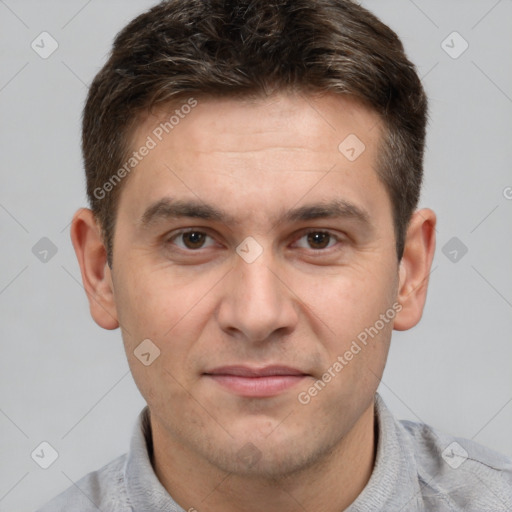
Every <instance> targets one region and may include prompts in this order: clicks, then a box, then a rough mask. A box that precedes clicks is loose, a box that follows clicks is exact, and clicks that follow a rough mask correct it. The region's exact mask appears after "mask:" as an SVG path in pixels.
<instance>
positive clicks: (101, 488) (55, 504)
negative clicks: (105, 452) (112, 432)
mask: <svg viewBox="0 0 512 512" xmlns="http://www.w3.org/2000/svg"><path fill="white" fill-rule="evenodd" d="M126 457H127V455H126V454H124V455H121V456H120V457H118V458H117V459H114V460H113V461H112V462H109V463H108V464H107V465H105V466H103V467H102V468H101V469H99V470H98V471H93V472H92V473H89V474H87V475H85V476H84V477H83V478H81V479H80V480H79V481H78V482H76V483H74V484H73V485H71V486H70V487H69V488H68V489H66V490H65V491H64V492H63V493H62V494H59V495H58V496H57V497H55V498H54V499H52V500H51V501H50V502H49V503H47V504H46V505H44V506H43V507H42V508H40V509H39V510H38V511H37V512H69V511H70V510H72V511H73V512H97V511H98V509H99V510H101V511H102V512H131V511H132V509H131V508H130V506H129V505H128V500H127V497H126V490H125V482H124V467H125V463H126Z"/></svg>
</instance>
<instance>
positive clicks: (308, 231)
mask: <svg viewBox="0 0 512 512" xmlns="http://www.w3.org/2000/svg"><path fill="white" fill-rule="evenodd" d="M311 233H327V234H328V235H330V236H331V237H332V238H334V239H335V240H336V242H341V243H343V242H346V241H347V237H346V235H343V234H341V233H338V232H336V231H333V230H330V229H323V228H304V229H302V230H300V231H299V232H298V233H297V234H296V235H295V236H294V237H293V240H294V241H293V243H292V245H293V244H296V243H297V242H298V241H299V240H301V239H302V238H304V237H305V236H307V235H309V234H311ZM334 247H335V245H334V246H330V247H326V248H325V249H313V248H311V247H310V248H307V249H306V248H303V247H301V249H305V250H310V251H313V252H315V253H320V252H327V251H329V250H330V249H333V248H334Z"/></svg>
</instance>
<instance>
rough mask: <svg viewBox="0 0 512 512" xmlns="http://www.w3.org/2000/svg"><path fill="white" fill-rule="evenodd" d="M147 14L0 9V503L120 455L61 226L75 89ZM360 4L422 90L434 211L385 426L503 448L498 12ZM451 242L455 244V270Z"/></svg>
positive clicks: (127, 383) (69, 178)
mask: <svg viewBox="0 0 512 512" xmlns="http://www.w3.org/2000/svg"><path fill="white" fill-rule="evenodd" d="M152 4H153V2H150V1H133V0H131V1H127V0H123V1H100V0H90V1H88V2H86V1H84V0H72V1H70V0H66V1H64V0H52V1H50V0H47V1H41V0H37V1H35V0H34V1H29V0H0V34H1V35H0V40H1V66H0V119H1V125H0V145H1V153H0V154H1V159H0V169H1V171H0V172H1V187H0V225H1V230H0V236H1V250H0V268H1V274H0V308H1V309H0V311H1V324H0V325H1V336H2V338H1V339H2V342H1V343H2V345H1V348H2V351H1V357H0V390H1V395H0V432H1V436H0V460H1V465H0V511H14V510H15V511H17V512H24V511H30V510H33V509H35V508H36V507H37V506H39V505H41V504H42V503H43V502H45V501H47V500H48V499H49V498H51V497H52V496H54V495H55V494H57V493H58V492H60V491H61V490H63V489H64V488H66V487H68V486H69V485H71V484H72V482H75V481H76V480H78V479H79V478H80V477H81V476H83V475H84V474H85V473H87V472H89V471H91V470H94V469H97V468H99V467H100V466H102V465H104V464H105V463H107V462H108V461H110V460H111V459H113V458H114V457H116V456H117V455H119V454H121V453H123V452H125V451H126V449H127V447H128V441H129V436H130V433H131V430H132V427H133V424H134V420H135V417H136V415H137V413H138V412H139V410H140V409H141V408H142V406H143V405H144V402H143V400H142V398H141V397H140V395H139V393H138V391H137V389H136V387H135V385H134V383H133V380H132V378H131V375H130V374H129V371H128V366H127V363H126V360H125V355H124V352H123V348H122V343H121V338H120V334H119V332H118V331H114V332H107V331H103V330H101V329H100V328H98V327H97V326H96V324H94V323H93V321H92V320H91V318H90V316H89V312H88V306H87V301H86V297H85V293H84V291H83V289H82V285H81V282H80V275H79V269H78V265H77V263H76V261H75V256H74V253H73V250H72V247H71V244H70V241H69V222H70V220H71V216H72V214H73V212H74V211H75V209H76V208H77V207H79V206H81V205H85V203H86V201H85V194H84V179H83V177H82V167H81V157H80V151H79V137H80V126H79V125H80V115H81V109H82V105H83V101H84V98H85V95H86V91H87V84H88V83H90V81H91V80H92V78H93V76H94V74H95V73H96V72H97V71H98V70H99V67H100V66H101V65H102V64H103V62H104V60H105V57H106V54H107V52H108V51H109V47H110V44H111V41H112V38H113V36H114V35H115V33H116V32H117V31H118V30H119V29H120V28H121V27H122V26H123V25H125V24H126V23H127V22H128V21H129V20H130V19H131V18H132V17H133V16H134V15H135V14H137V13H139V12H141V11H142V10H144V9H145V8H147V7H149V6H150V5H152ZM363 4H364V5H365V6H367V7H368V8H370V10H373V11H374V12H375V13H377V14H378V15H379V16H380V17H381V18H382V19H383V20H384V21H385V22H387V23H388V24H389V25H390V26H391V27H392V28H393V29H395V30H396V31H397V32H398V34H399V35H400V36H401V38H402V40H403V42H404V44H405V47H406V50H407V52H408V54H409V56H410V58H411V59H412V60H413V61H414V62H415V63H416V64H417V66H418V70H419V74H420V75H421V76H422V79H423V82H424V84H425V87H426V89H427V92H428V94H429V96H430V102H431V103H430V104H431V115H430V132H429V137H428V149H427V155H426V181H425V188H424V192H423V197H422V205H423V206H429V207H431V208H433V209H434V210H435V211H436V212H437V213H438V216H439V226H438V231H437V236H438V249H437V254H436V258H435V261H434V265H433V269H434V270H433V273H432V276H431V284H430V292H429V296H428V302H427V307H426V310H425V314H424V319H423V321H422V322H421V324H420V325H419V326H417V327H416V328H414V329H413V330H412V331H409V332H405V333H395V336H394V341H393V343H392V350H391V354H390V358H389V363H388V366H387V369H386V372H385V374H384V378H383V381H382V384H381V387H380V392H381V393H382V395H383V396H384V398H385V400H386V401H387V402H388V405H389V406H390V407H391V409H392V410H393V411H394V412H395V413H396V414H397V415H398V416H399V417H402V418H408V419H412V420H416V421H424V422H426V423H430V424H433V425H435V426H436V427H438V428H440V429H442V430H445V431H447V432H450V433H452V434H456V435H459V436H463V437H468V438H473V439H475V440H477V441H478V442H481V443H483V444H485V445H487V446H489V447H492V448H494V449H496V450H498V451H501V452H504V453H507V454H508V455H511V456H512V437H511V436H510V432H511V426H512V371H511V362H512V344H511V332H512V270H511V262H512V242H511V239H512V200H511V199H507V197H506V196H508V197H509V198H511V197H512V188H507V187H512V172H511V162H512V70H511V63H512V58H511V57H512V55H511V53H512V30H511V27H512V24H511V21H512V2H511V1H510V0H500V1H496V0H478V1H467V0H464V1H462V0H458V1H457V0H451V1H446V0H437V1H434V0H429V1H421V2H420V0H416V2H413V1H411V0H394V1H390V0H386V1H382V0H380V1H379V0H368V1H365V2H363ZM43 31H47V32H49V33H50V34H51V35H52V37H53V38H54V39H55V40H56V41H57V42H58V45H59V46H58V49H57V50H56V51H55V52H54V53H53V54H52V55H51V56H50V57H48V58H47V59H43V58H41V57H40V56H39V55H38V54H37V53H36V52H35V51H34V50H33V49H32V48H31V43H32V41H33V40H34V39H35V40H36V42H37V41H40V38H38V35H39V34H40V33H41V32H43ZM453 31H457V32H458V33H459V34H460V35H461V36H462V37H463V38H464V40H466V41H467V43H468V44H469V47H468V49H467V50H466V51H465V52H464V53H463V54H461V55H460V56H458V58H453V55H454V54H456V53H459V52H460V50H461V49H462V48H463V46H462V45H463V44H464V43H463V41H462V40H461V39H460V38H459V37H458V36H450V37H449V38H448V39H447V42H446V43H445V48H446V45H448V46H449V47H451V48H447V49H448V50H449V51H450V52H451V53H452V56H450V55H448V53H446V51H445V50H444V49H443V47H442V41H444V40H445V39H446V38H447V36H449V34H451V33H452V32H453ZM40 44H41V43H40ZM49 47H50V46H49V43H48V41H47V43H46V44H45V48H46V49H48V48H49ZM43 237H47V238H48V239H50V240H51V241H52V243H53V244H54V245H55V247H56V248H57V253H56V254H55V255H53V256H52V253H51V252H49V253H48V254H47V256H46V259H47V261H46V262H44V261H40V259H39V258H41V257H43V256H42V254H39V258H38V257H36V255H35V254H34V253H33V251H32V248H33V247H34V246H35V244H36V243H38V241H39V240H40V239H41V238H43ZM452 237H457V238H458V239H459V240H460V242H461V243H463V244H464V245H465V246H466V247H467V248H468V252H467V254H465V255H464V256H462V257H461V254H462V253H461V252H460V247H459V249H457V248H456V249H455V250H458V253H457V255H458V261H455V262H453V261H451V260H450V258H451V257H453V254H454V253H452V255H450V254H449V252H450V251H453V248H452V247H451V246H450V245H448V247H447V249H446V250H445V252H446V253H447V254H448V256H446V255H445V254H444V253H443V251H442V248H443V247H444V246H445V244H447V243H448V242H449V240H450V239H452ZM45 243H47V242H40V244H43V246H44V244H45ZM459 245H460V243H459ZM37 247H39V248H40V246H36V248H37ZM454 247H455V246H454ZM43 249H44V247H43ZM40 250H41V249H40ZM35 252H36V254H37V251H35ZM43 254H44V253H43ZM42 441H47V442H49V443H50V444H51V445H52V446H53V447H54V448H55V449H56V450H57V452H58V454H59V457H58V459H57V460H56V461H55V463H54V464H53V465H51V466H50V467H49V468H48V469H46V470H44V469H42V468H40V467H39V466H38V465H37V464H36V463H35V462H34V460H32V458H31V453H32V451H33V450H34V449H35V448H36V447H37V446H38V445H39V444H40V443H41V442H42Z"/></svg>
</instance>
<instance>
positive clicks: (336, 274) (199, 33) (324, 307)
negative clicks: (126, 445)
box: [72, 0, 435, 476]
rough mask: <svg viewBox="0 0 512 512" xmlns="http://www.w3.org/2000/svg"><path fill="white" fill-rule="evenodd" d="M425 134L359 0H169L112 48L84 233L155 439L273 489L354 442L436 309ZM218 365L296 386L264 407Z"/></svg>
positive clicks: (107, 313) (376, 24) (103, 316)
mask: <svg viewBox="0 0 512 512" xmlns="http://www.w3.org/2000/svg"><path fill="white" fill-rule="evenodd" d="M425 124H426V98H425V94H424V91H423V89H422V86H421V83H420V80H419V78H418V76H417V74H416V72H415V70H414V67H413V65H412V64H411V63H410V62H409V60H408V59H407V58H406V56H405V54H404V50H403V47H402V44H401V43H400V41H399V39H398V37H397V36H396V34H395V33H394V32H393V31H392V30H390V29H389V28H388V27H387V26H385V25H384V24H382V23H381V22H380V21H379V20H378V19H376V18H375V17H374V16H373V15H372V14H371V13H369V12H368V11H366V10H365V9H363V8H362V7H360V6H359V5H357V4H356V3H354V2H351V1H348V0H319V1H314V2H313V1H311V0H293V1H291V0H290V1H286V0H283V1H279V2H268V1H263V0H262V1H259V0H258V1H254V0H251V1H246V0H233V1H220V0H209V1H204V0H179V1H178V0H171V1H168V2H163V3H161V4H159V5H157V6H156V7H154V8H153V9H151V10H150V11H148V12H146V13H144V14H142V15H141V16H139V17H138V18H136V19H135V20H134V21H132V22H131V23H130V24H129V25H128V26H127V27H126V28H125V29H123V30H122V31H121V32H120V33H119V34H118V36H117V38H116V40H115V42H114V47H113V50H112V53H111V55H110V58H109V59H108V61H107V63H106V64H105V65H104V67H103V68H102V70H101V71H100V72H99V73H98V75H97V76H96V78H95V79H94V81H93V83H92V86H91V88H90V91H89V96H88V99H87V103H86V106H85V110H84V117H83V154H84V162H85V171H86V176H87V191H88V196H89V199H90V203H91V210H82V211H80V212H78V214H77V215H76V216H75V219H74V223H73V227H72V237H73V242H74V245H75V249H76V251H77V255H78V259H79V262H80V265H81V269H82V276H83V280H84V284H85V287H86V290H87V293H88V296H89V300H90V304H91V311H92V315H93V317H94V319H95V320H96V322H97V323H98V324H100V325H101V326H102V327H104V328H107V329H113V328H116V327H118V326H119V325H120V326H121V330H122V335H123V340H124V344H125V348H126V352H127V356H128V359H129V362H130V366H131V369H132V373H133V375H134V378H135V381H136V383H137V385H138V386H139V389H140V390H141V393H142V394H143V396H144V398H145V399H146V401H147V402H148V404H149V406H150V409H151V414H152V421H153V425H154V428H158V429H160V432H161V433H162V434H161V435H162V438H163V437H164V435H165V436H167V438H168V439H174V440H176V441H177V442H178V441H179V443H180V445H181V446H184V447H185V449H188V450H190V451H191V452H193V453H195V454H196V455H197V456H198V457H199V458H202V459H203V460H206V461H208V462H209V463H211V464H213V465H216V466H218V467H219V468H222V469H224V470H226V471H238V472H240V473H244V472H245V473H247V474H252V473H258V474H260V475H261V474H267V475H268V474H272V475H274V476H275V475H279V474H284V473H289V472H293V471H296V470H297V469H300V468H301V467H304V465H307V464H309V463H313V462H315V461H316V460H318V458H319V457H321V456H322V455H323V454H326V453H328V452H329V450H331V449H332V448H333V446H336V445H337V443H339V442H340V441H341V440H342V439H343V438H345V437H348V436H349V433H350V432H351V430H352V429H353V427H354V426H355V425H356V424H357V423H358V421H360V420H361V418H362V417H363V415H364V414H365V413H367V411H368V410H369V408H370V406H371V403H372V400H373V396H374V393H375V390H376V388H377V386H378V382H379V378H380V376H381V375H382V372H383V369H384V365H385V360H386V356H387V351H388V347H389V341H390V338H391V331H392V329H393V328H395V329H408V328H410V327H412V326H413V325H415V324H416V323H417V322H418V321H419V319H420V317H421V312H422V309H423V305H424V301H425V294H426V283H427V277H428V271H429V268H430V264H431V261H432V257H433V250H434V235H433V231H434V225H435V217H434V215H433V213H432V212H430V211H428V210H424V211H422V212H415V208H416V207H417V202H418V198H419V194H420V186H421V180H422V160H423V148H424V139H425ZM143 340H151V342H149V344H148V342H144V343H145V344H144V345H141V342H143ZM141 346H142V347H143V348H142V349H139V348H138V347H141ZM141 350H142V351H143V353H144V354H148V353H149V354H150V356H145V357H146V361H145V363H150V364H145V363H143V362H141V359H143V358H140V355H141V354H140V352H141ZM349 353H351V354H352V355H350V354H349ZM151 354H152V355H151ZM345 354H346V357H344V355H345ZM156 355H158V357H157V358H154V357H155V356H156ZM138 356H139V357H138ZM339 357H341V358H342V360H343V361H341V360H340V359H339ZM336 363H338V364H336ZM226 366H229V367H240V366H244V367H246V368H247V367H250V368H252V369H258V368H259V369H261V368H269V367H272V366H279V367H288V368H292V369H293V371H294V372H295V373H296V375H295V376H294V377H296V378H294V377H293V376H288V377H290V379H288V380H286V379H287V378H288V377H286V378H284V379H283V381H286V382H284V384H283V385H284V387H283V389H282V390H280V391H279V392H277V391H276V390H275V389H274V390H273V391H272V392H270V391H268V390H267V391H268V393H267V394H265V393H263V391H262V390H260V391H258V392H256V394H254V393H253V391H254V390H253V391H250V390H248V389H245V388H243V386H242V388H240V387H237V386H235V387H234V388H233V386H232V384H233V382H226V378H227V377H226V375H223V374H222V368H225V367H226ZM340 366H341V368H340ZM279 371H282V368H281V370H279ZM223 379H224V380H223ZM232 380H233V379H232ZM235 380H236V379H235ZM228 381H229V378H228ZM319 382H320V383H319ZM322 383H323V384H322ZM314 389H316V391H314ZM262 393H263V394H262ZM269 393H270V394H269ZM319 415H321V417H322V418H325V420H324V421H322V422H318V421H317V418H318V417H319ZM164 432H165V434H164ZM306 432H307V433H308V435H307V436H305V433H306ZM249 441H250V442H251V443H253V445H254V446H256V448H257V450H258V453H259V455H258V462H257V463H255V464H251V465H250V466H247V464H245V463H244V462H243V461H242V459H241V458H240V457H237V454H238V453H239V451H240V450H241V449H243V447H244V446H246V445H247V443H248V442H249ZM292 447H293V448H292ZM244 464H245V465H244Z"/></svg>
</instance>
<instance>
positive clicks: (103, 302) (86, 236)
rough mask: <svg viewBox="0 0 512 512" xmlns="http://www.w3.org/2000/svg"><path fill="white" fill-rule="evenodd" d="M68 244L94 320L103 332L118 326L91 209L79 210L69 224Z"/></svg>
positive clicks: (106, 267) (113, 300) (108, 277)
mask: <svg viewBox="0 0 512 512" xmlns="http://www.w3.org/2000/svg"><path fill="white" fill-rule="evenodd" d="M71 241H72V242H73V247H74V249H75V253H76V257H77V259H78V263H79V265H80V271H81V273H82V282H83V285H84V288H85V292H86V294H87V298H88V300H89V308H90V311H91V316H92V317H93V319H94V321H95V322H96V323H97V324H98V325H99V326H100V327H103V328H104V329H116V328H117V327H119V322H118V320H117V310H116V304H115V298H114V292H113V286H112V276H111V273H110V268H109V267H108V265H107V252H106V249H105V245H104V244H103V238H102V235H101V229H100V227H99V225H98V223H97V221H96V218H95V217H94V214H93V213H92V211H91V210H89V209H87V208H82V209H80V210H78V211H77V212H76V213H75V215H74V217H73V221H72V223H71Z"/></svg>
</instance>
